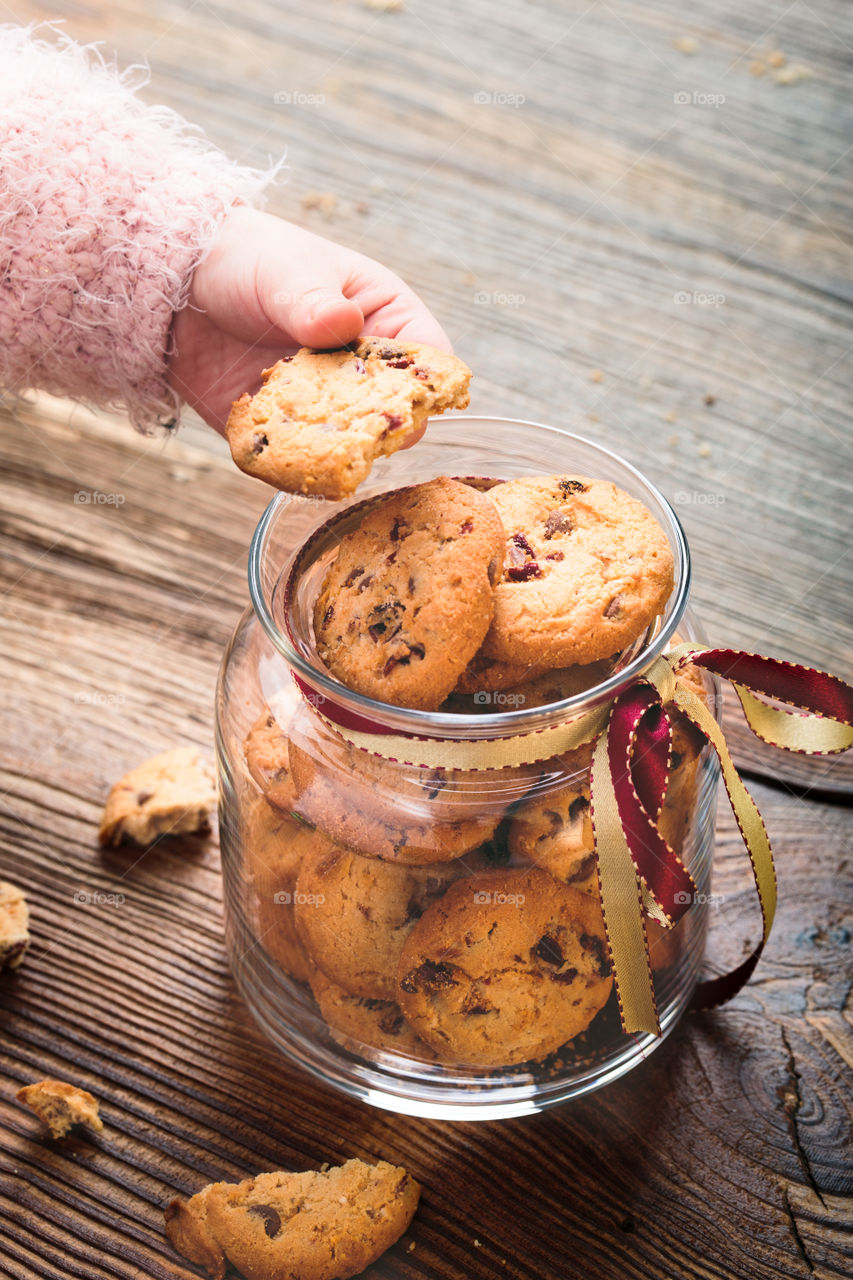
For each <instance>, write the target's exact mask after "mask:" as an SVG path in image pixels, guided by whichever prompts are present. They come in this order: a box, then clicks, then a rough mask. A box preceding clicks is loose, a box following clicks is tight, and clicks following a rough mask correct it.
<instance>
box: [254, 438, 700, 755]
mask: <svg viewBox="0 0 853 1280" xmlns="http://www.w3.org/2000/svg"><path fill="white" fill-rule="evenodd" d="M466 423H467V424H469V425H470V424H473V423H479V424H484V423H487V424H490V425H495V426H510V425H511V426H517V427H526V428H531V429H534V430H536V431H537V432H546V433H549V434H553V435H555V436H559V437H560V438H561V440H562V441H563V442H564V443H565V442H566V441H574V442H576V443H577V444H579V445H582V446H583V447H584V448H586V449H592V450H593V451H594V452H596V453H597V454H599V455H600V456H601V457H603V458H607V459H609V460H610V461H611V462H613V463H616V464H617V465H618V467H620V468H622V469H623V470H624V471H625V472H626V473H628V474H629V475H630V476H631V477H633V479H634V480H635V482H637V483H638V484H639V486H640V487H641V488H642V489H643V490H644V491H645V493H646V494H648V496H649V497H650V498H651V499H652V500H653V501H654V502H655V504H656V505H657V507H658V510H657V511H656V512H654V513H653V514H654V515H655V517H656V518H657V519H659V520H661V523H663V524H664V532H665V533H666V535H667V537H668V540H669V542H670V545H671V547H672V550H673V555H674V560H675V586H674V589H673V592H672V595H671V596H670V599H669V601H668V602H667V607H666V613H665V615H664V618H663V621H662V623H661V625H660V627H659V629H658V630H657V632H656V633H655V634H654V636H653V637H652V638H651V640H650V641H649V642H648V644H646V645H644V646H643V647H642V648H641V649H640V650H639V652H638V653H636V654H634V655H633V657H632V658H631V659H630V661H629V662H628V663H626V665H625V666H624V667H622V668H617V670H616V671H614V672H612V673H611V674H610V675H609V676H608V677H607V678H606V679H605V680H603V681H601V682H600V683H599V684H597V685H594V686H593V687H592V688H590V689H587V690H583V691H582V692H581V693H577V694H574V695H573V696H572V697H569V698H564V699H562V700H561V701H559V702H551V703H548V704H547V705H546V706H544V707H536V708H527V709H526V708H523V707H522V708H520V709H514V710H511V711H498V712H490V713H488V714H484V713H480V712H477V713H468V714H466V713H462V712H446V711H422V710H418V709H415V708H411V707H398V706H394V705H393V704H391V703H387V702H380V701H379V700H378V699H376V698H371V697H369V696H368V695H366V694H362V693H358V692H356V691H355V690H353V689H349V688H347V686H346V685H344V684H342V683H341V682H340V681H339V680H338V679H336V677H335V676H333V675H332V673H331V672H329V671H325V670H322V669H319V668H317V667H315V666H314V665H312V664H311V663H310V662H308V661H307V660H306V659H305V657H304V656H303V655H302V654H301V653H300V652H299V650H298V649H297V648H296V646H295V645H294V643H293V641H292V640H291V638H290V636H289V635H288V634H287V632H286V631H285V630H284V629H283V628H282V627H281V626H280V625H279V623H278V622H277V620H276V618H275V614H274V609H273V598H272V594H273V593H272V592H269V593H268V592H267V589H266V587H265V573H264V559H265V556H266V554H267V550H268V546H269V542H270V539H271V537H272V535H273V533H274V531H275V529H276V526H277V523H278V521H279V520H280V519H281V518H282V516H283V515H284V514H285V512H286V510H287V507H288V506H289V504H290V503H291V501H292V495H291V494H288V493H277V494H276V495H275V497H274V498H273V499H272V500H271V501H270V502H269V504H268V505H267V507H266V508H265V510H264V512H263V514H262V515H261V518H260V520H259V521H258V524H257V527H256V529H255V532H254V535H253V537H252V542H251V545H250V548H249V595H250V598H251V602H252V607H253V609H254V612H255V615H256V617H257V618H258V619H259V621H260V623H261V625H262V627H263V629H264V631H265V633H266V635H267V637H268V638H269V640H270V641H271V642H272V644H273V646H274V647H275V649H277V650H278V652H279V653H280V654H281V656H282V657H283V658H284V659H285V661H286V662H287V664H288V666H289V667H290V669H291V671H293V672H295V673H296V674H297V675H298V676H299V677H301V678H302V679H303V680H305V681H306V682H307V683H309V684H310V685H311V686H312V687H313V688H314V689H315V690H317V691H318V692H322V694H323V695H324V696H325V697H327V698H329V699H330V701H332V702H333V703H337V704H338V705H339V706H341V707H344V708H346V709H347V710H348V711H350V712H353V713H355V714H356V715H358V716H359V717H362V718H364V719H365V720H372V721H375V722H378V723H380V724H381V725H382V726H383V728H386V729H396V730H397V731H399V732H401V733H403V734H406V735H408V736H413V737H436V736H444V737H448V738H491V737H508V736H515V735H516V734H520V733H528V732H533V731H535V730H537V729H539V728H543V727H545V726H546V725H550V724H552V723H554V722H555V721H558V720H564V719H566V718H567V717H572V716H575V715H577V714H579V713H580V712H582V711H584V710H586V709H588V708H590V707H591V706H595V705H598V704H599V703H601V702H603V701H605V700H610V699H612V698H614V697H616V696H617V694H619V693H620V692H621V691H622V690H623V689H624V688H627V687H628V685H630V684H631V683H632V682H633V681H634V680H636V679H637V677H639V676H641V675H642V673H643V671H644V670H646V668H647V667H649V666H650V665H651V663H652V662H654V661H655V660H656V659H657V658H658V657H660V656H661V655H662V654H663V653H664V652H665V651H666V649H667V647H668V645H669V643H670V641H671V639H672V637H673V634H674V632H675V631H676V629H677V627H678V625H679V623H680V622H681V619H682V617H683V614H684V611H685V608H686V606H687V600H688V597H689V594H690V581H691V561H690V549H689V547H688V544H687V539H686V537H685V534H684V529H683V528H682V525H681V521H680V520H679V518H678V516H677V515H676V513H675V511H674V509H673V507H672V505H671V504H670V503H669V501H668V500H667V499H666V498H665V497H664V495H663V494H662V493H661V492H660V490H659V489H658V488H657V486H656V485H655V484H653V483H652V481H651V480H649V479H648V478H647V477H646V476H645V475H643V473H642V472H641V471H640V470H639V469H638V468H637V467H635V466H633V464H632V463H630V462H627V461H626V460H625V459H624V458H623V457H621V456H620V455H619V454H617V453H615V452H614V451H613V450H612V449H607V448H606V447H605V446H603V445H601V444H599V443H598V442H597V441H594V440H590V439H588V438H587V437H585V436H581V435H578V434H577V433H576V432H571V431H566V430H565V429H564V428H562V427H553V426H550V425H548V424H546V423H541V422H534V421H531V420H528V419H524V418H503V417H496V416H492V415H490V414H489V415H483V414H455V415H453V416H449V417H446V418H440V419H430V421H429V426H428V429H429V431H430V433H431V434H432V435H433V437H434V436H435V435H436V434H437V433H438V432H440V430H441V428H445V429H447V428H448V427H452V428H454V429H455V428H457V427H459V426H461V427H463V429H464V426H465V424H466ZM400 487H404V485H400V484H393V483H391V484H389V485H388V489H387V491H388V492H389V493H391V492H393V491H394V490H395V489H397V488H400ZM361 501H363V499H362V498H361V497H359V495H357V494H355V495H353V496H352V498H351V499H349V500H347V501H346V506H347V507H348V506H351V505H355V504H357V503H359V502H361ZM345 509H346V507H341V508H339V510H345ZM323 523H325V521H318V522H317V526H316V528H319V527H321V525H322V524H323ZM308 536H311V535H310V534H309V535H308ZM306 541H307V538H306ZM303 546H304V542H303V543H300V545H299V547H297V548H296V552H295V555H294V556H293V558H292V559H295V558H296V555H298V554H300V552H301V550H302V548H303ZM291 563H292V561H291ZM286 567H287V566H286V565H285V564H282V565H281V566H278V568H279V569H280V570H281V572H284V570H285V568H286ZM279 576H280V575H279ZM276 581H278V579H276Z"/></svg>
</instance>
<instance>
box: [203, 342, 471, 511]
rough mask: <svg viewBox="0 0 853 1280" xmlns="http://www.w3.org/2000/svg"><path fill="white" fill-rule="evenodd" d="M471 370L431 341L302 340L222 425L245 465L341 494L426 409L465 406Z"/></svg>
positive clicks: (263, 475) (289, 485) (299, 486)
mask: <svg viewBox="0 0 853 1280" xmlns="http://www.w3.org/2000/svg"><path fill="white" fill-rule="evenodd" d="M470 379H471V370H470V369H469V368H468V367H467V365H465V364H463V363H462V361H461V360H458V359H457V358H456V356H452V355H448V354H447V352H445V351H439V350H438V349H437V348H435V347H428V346H424V345H422V344H420V343H414V342H399V341H397V340H396V339H395V340H392V339H390V338H360V339H359V340H358V341H357V342H352V343H350V344H349V346H347V347H342V348H341V349H340V350H338V351H314V350H312V349H311V348H310V347H302V348H301V349H300V350H299V351H297V352H296V354H295V355H293V356H285V358H284V359H283V360H279V361H278V363H277V364H275V365H273V367H272V368H271V369H267V370H265V371H264V385H263V386H262V387H261V389H260V390H259V391H258V392H256V394H255V395H253V396H249V395H243V396H241V397H240V399H239V400H236V401H235V402H234V404H233V406H232V408H231V413H230V415H229V418H228V422H227V424H226V428H225V434H226V436H227V439H228V444H229V445H230V447H231V455H232V457H233V459H234V461H235V462H236V464H237V466H238V467H239V468H240V470H241V471H245V472H247V474H248V475H252V476H258V477H259V478H260V479H261V480H266V481H267V483H268V484H272V485H275V486H276V488H278V489H285V490H287V491H288V492H290V493H311V494H320V495H322V496H323V497H326V498H344V497H347V496H348V495H349V494H351V493H354V492H355V489H356V488H357V487H358V485H359V484H361V482H362V480H364V478H365V477H366V476H367V474H368V472H369V471H370V468H371V466H372V465H373V462H374V461H375V459H376V458H379V457H383V456H384V455H386V454H389V453H395V452H396V451H397V450H398V449H400V448H401V447H402V446H403V445H404V444H405V443H406V442H407V441H408V440H409V439H410V438H411V436H412V435H413V434H414V433H415V432H416V431H417V430H418V429H419V428H420V427H421V426H422V425H423V424H424V423H425V422H426V419H427V418H428V417H429V415H430V414H435V413H443V412H444V410H445V409H464V408H465V406H466V405H467V404H468V383H469V382H470Z"/></svg>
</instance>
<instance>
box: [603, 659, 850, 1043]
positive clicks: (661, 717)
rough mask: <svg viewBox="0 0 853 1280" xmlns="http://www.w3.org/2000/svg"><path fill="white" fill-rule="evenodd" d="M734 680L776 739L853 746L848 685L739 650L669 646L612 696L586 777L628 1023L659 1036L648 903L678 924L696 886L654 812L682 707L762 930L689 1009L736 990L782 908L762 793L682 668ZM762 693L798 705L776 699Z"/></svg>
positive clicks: (756, 726)
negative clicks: (720, 798) (737, 840)
mask: <svg viewBox="0 0 853 1280" xmlns="http://www.w3.org/2000/svg"><path fill="white" fill-rule="evenodd" d="M691 662H692V663H695V664H696V665H697V666H700V667H704V668H705V669H706V670H707V671H712V672H714V673H715V674H716V675H718V676H722V677H723V678H725V679H727V680H730V681H731V682H732V684H733V686H734V689H735V692H736V693H737V695H738V697H739V699H740V701H741V705H742V706H743V710H744V714H745V716H746V720H747V723H748V724H749V727H750V729H751V730H752V732H753V733H754V734H756V735H757V737H759V738H761V739H762V740H763V741H764V742H768V743H770V744H771V745H773V746H777V747H783V748H784V749H785V750H788V751H798V752H802V753H805V754H833V753H836V752H839V751H845V750H847V748H848V747H850V746H853V688H851V687H850V686H849V685H847V684H845V682H844V681H843V680H840V679H839V678H838V677H837V676H833V675H830V674H829V673H828V672H825V671H817V670H814V669H813V668H810V667H802V666H798V665H796V664H795V663H790V662H781V661H779V660H777V659H775V658H763V657H760V656H759V655H757V654H752V653H743V652H741V651H739V650H736V649H702V648H697V647H696V646H695V645H690V644H680V645H677V646H675V647H674V648H672V649H670V650H669V652H668V653H667V654H666V655H665V656H664V657H662V658H658V659H657V660H656V661H655V663H654V664H653V665H652V666H651V667H650V668H649V670H648V671H647V672H645V673H644V674H643V675H642V676H641V677H639V678H638V680H637V681H636V682H635V683H634V684H632V685H631V687H630V688H628V689H626V690H624V691H623V692H622V693H621V694H619V695H618V697H617V698H615V699H614V701H613V704H612V706H611V709H610V717H609V720H608V722H607V726H606V728H605V729H604V730H603V732H602V733H600V734H599V736H598V738H597V740H596V744H595V749H594V753H593V762H592V772H591V776H590V803H591V809H592V821H593V831H594V834H595V848H596V854H597V861H598V875H599V883H600V888H601V902H602V908H603V911H604V919H605V927H606V930H607V938H608V944H609V948H610V958H611V963H612V967H613V977H614V982H615V985H616V992H617V996H618V1000H619V1010H620V1016H621V1019H622V1027H623V1030H625V1031H627V1032H637V1031H646V1032H651V1033H652V1034H654V1035H660V1022H659V1019H658V1014H657V1008H656V1006H655V999H654V988H653V986H652V976H651V968H650V965H649V950H648V943H647V939H646V935H645V926H644V923H643V911H644V910H645V911H646V912H648V914H650V915H653V916H655V918H657V919H659V920H660V921H661V923H663V924H665V925H666V926H667V927H669V928H671V927H673V926H674V925H675V924H677V923H678V921H679V920H680V919H681V917H682V916H683V915H684V913H685V912H686V911H687V910H688V908H689V906H690V904H691V903H692V902H693V898H694V894H695V892H696V886H695V884H694V882H693V879H692V877H691V875H690V873H689V872H688V871H687V868H686V867H685V866H684V864H683V863H682V861H681V859H680V858H679V857H678V854H677V853H676V852H675V851H674V850H673V849H672V848H671V847H670V846H669V845H668V844H667V843H666V841H665V840H664V839H663V837H662V836H661V834H660V832H659V830H658V826H657V821H658V817H659V815H660V812H661V806H662V804H663V798H664V793H665V792H666V786H667V781H668V773H669V763H670V746H671V734H672V731H671V724H670V720H669V716H668V715H667V711H666V708H667V707H668V706H670V707H677V708H678V710H680V711H682V712H683V713H684V714H685V715H686V716H687V717H688V718H689V719H690V720H691V721H692V723H693V724H694V725H695V726H696V728H697V729H698V730H699V731H700V733H701V734H702V735H703V737H704V738H705V739H706V741H707V742H709V743H710V744H711V746H712V747H713V749H714V751H715V752H716V754H717V757H718V759H719V762H720V766H721V768H722V774H723V781H724V783H725V787H726V792H727V793H728V797H729V801H730V803H731V806H732V810H733V811H734V815H735V818H736V819H737V823H738V826H739V828H740V832H741V835H742V836H743V840H744V843H745V845H746V848H747V852H748V854H749V859H750V862H751V864H752V871H753V876H754V879H755V887H756V890H757V892H758V900H759V903H760V905H761V917H762V924H763V931H762V937H761V940H760V941H759V943H758V945H757V946H756V947H755V948H754V949H753V951H752V953H751V954H750V955H749V956H748V957H747V958H746V960H744V961H743V962H742V963H741V964H739V965H738V966H737V968H735V969H733V970H732V971H731V972H730V973H726V974H723V975H722V976H720V977H718V978H713V979H710V980H708V981H705V982H701V983H700V984H699V986H698V987H697V988H696V991H695V992H694V996H693V1000H692V1006H691V1007H692V1008H694V1009H708V1008H711V1007H713V1006H714V1005H717V1004H721V1003H722V1002H723V1001H724V1000H728V999H730V998H731V997H732V996H733V995H735V993H736V992H737V991H739V990H740V988H741V987H742V986H743V984H744V983H745V982H747V981H748V979H749V977H750V975H751V974H752V972H753V970H754V969H755V966H756V964H757V963H758V959H759V957H760V955H761V952H762V951H763V949H764V946H765V944H766V942H767V939H768V937H769V935H770V929H771V926H772V924H773V916H774V913H775V910H776V871H775V868H774V866H773V854H772V852H771V849H770V841H769V839H768V836H767V831H766V829H765V826H764V823H763V821H762V818H761V815H760V813H759V812H758V809H757V808H756V805H755V801H754V800H753V799H752V796H751V795H750V794H749V792H748V791H747V789H746V787H745V786H744V784H743V782H742V781H741V779H740V777H739V775H738V773H737V770H736V769H735V767H734V764H733V763H732V759H731V756H730V755H729V752H728V748H727V746H726V742H725V739H724V737H723V734H722V732H721V730H720V727H719V725H718V724H717V722H716V720H715V719H714V716H713V715H712V714H711V712H710V711H709V710H708V707H707V706H706V705H705V703H704V702H703V700H702V699H701V698H700V697H698V696H697V695H696V694H695V693H693V692H691V691H690V690H689V689H688V688H686V687H685V686H684V684H681V683H679V684H676V680H675V677H676V674H677V673H678V671H680V670H681V669H682V668H684V667H686V666H687V665H688V664H689V663H691ZM756 694H762V695H764V696H765V697H769V698H772V699H774V700H775V701H777V702H782V703H785V704H787V706H790V707H796V708H799V709H800V710H798V711H796V712H794V711H789V710H787V709H785V708H784V707H774V706H770V705H768V704H767V703H766V702H763V701H762V700H761V699H760V698H759V697H756V696H755V695H756Z"/></svg>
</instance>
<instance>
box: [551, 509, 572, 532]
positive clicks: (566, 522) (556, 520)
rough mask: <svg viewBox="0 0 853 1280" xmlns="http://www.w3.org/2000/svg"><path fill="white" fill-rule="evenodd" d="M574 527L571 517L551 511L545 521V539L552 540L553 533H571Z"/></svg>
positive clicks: (560, 512) (562, 512) (561, 512)
mask: <svg viewBox="0 0 853 1280" xmlns="http://www.w3.org/2000/svg"><path fill="white" fill-rule="evenodd" d="M573 528H574V525H573V524H572V518H571V516H567V515H566V513H565V512H564V511H552V512H551V514H550V515H549V516H548V519H547V520H546V521H545V537H546V538H553V536H554V534H555V533H571V531H572V529H573Z"/></svg>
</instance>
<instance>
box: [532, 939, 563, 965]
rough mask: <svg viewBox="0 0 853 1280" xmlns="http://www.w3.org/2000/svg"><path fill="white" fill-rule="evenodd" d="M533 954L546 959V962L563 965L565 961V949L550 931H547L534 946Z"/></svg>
mask: <svg viewBox="0 0 853 1280" xmlns="http://www.w3.org/2000/svg"><path fill="white" fill-rule="evenodd" d="M532 951H533V955H535V956H538V957H539V959H540V960H544V961H545V963H546V964H553V965H561V964H562V963H563V949H562V947H561V946H560V944H559V942H558V941H557V939H556V938H552V937H551V935H550V933H545V934H543V935H542V937H541V938H540V939H539V941H538V942H537V943H536V944H535V945H534V946H533V948H532Z"/></svg>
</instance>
